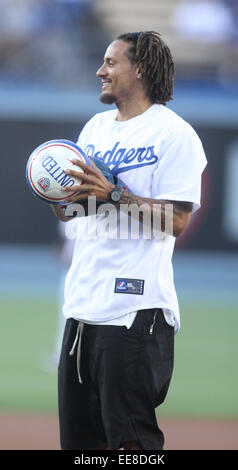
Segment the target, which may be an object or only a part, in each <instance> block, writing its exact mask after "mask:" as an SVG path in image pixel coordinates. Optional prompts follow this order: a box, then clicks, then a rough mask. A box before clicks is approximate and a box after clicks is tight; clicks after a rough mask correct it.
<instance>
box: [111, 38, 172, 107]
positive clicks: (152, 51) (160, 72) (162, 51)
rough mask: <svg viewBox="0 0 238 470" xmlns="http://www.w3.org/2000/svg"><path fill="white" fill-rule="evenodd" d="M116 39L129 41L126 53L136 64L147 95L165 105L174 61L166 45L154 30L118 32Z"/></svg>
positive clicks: (170, 91)
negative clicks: (129, 44)
mask: <svg viewBox="0 0 238 470" xmlns="http://www.w3.org/2000/svg"><path fill="white" fill-rule="evenodd" d="M116 39H117V40H120V41H124V42H128V43H131V46H130V47H129V49H128V51H127V53H128V58H129V60H130V61H131V62H132V63H133V64H138V66H139V71H140V73H141V77H142V80H143V82H144V84H145V88H146V93H147V96H148V97H149V98H150V99H151V101H152V103H159V104H163V105H166V103H167V102H168V101H170V100H172V99H173V98H172V95H173V88H174V62H173V57H172V54H171V52H170V50H169V48H168V46H167V45H166V44H165V43H164V42H163V41H162V39H161V37H160V34H159V33H156V32H155V31H144V32H134V33H125V34H120V36H118V37H117V38H116Z"/></svg>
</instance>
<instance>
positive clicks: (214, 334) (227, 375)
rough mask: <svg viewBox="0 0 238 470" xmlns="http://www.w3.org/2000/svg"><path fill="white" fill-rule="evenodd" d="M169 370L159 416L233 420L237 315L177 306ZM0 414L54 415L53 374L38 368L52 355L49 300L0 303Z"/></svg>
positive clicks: (237, 414)
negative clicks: (179, 322)
mask: <svg viewBox="0 0 238 470" xmlns="http://www.w3.org/2000/svg"><path fill="white" fill-rule="evenodd" d="M180 308H181V319H182V328H181V331H180V332H179V333H178V335H176V339H175V368H174V374H173V378H172V382H171V386H170V390H169V393H168V395H167V398H166V401H165V403H164V404H163V405H162V406H161V407H160V415H161V416H166V417H167V416H168V417H169V416H171V417H201V418H204V417H210V418H227V419H237V418H238V400H237V396H238V393H237V392H238V377H237V357H238V354H237V353H238V345H237V331H238V315H237V312H236V309H235V306H234V305H233V304H232V303H231V304H230V305H229V304H228V303H225V302H224V304H223V303H221V302H219V303H217V304H216V303H215V301H213V302H211V301H210V302H208V303H206V302H205V300H204V301H202V300H201V302H200V303H198V302H196V307H195V308H194V307H192V305H189V304H188V303H183V304H181V302H180ZM0 310H1V313H2V315H1V317H2V325H1V342H0V370H1V378H0V411H10V412H15V411H17V412H18V411H24V412H25V411H28V412H32V411H34V412H39V411H44V412H45V411H46V412H56V411H57V373H56V371H55V372H53V373H47V372H44V370H42V369H41V360H42V357H43V356H44V355H45V354H46V353H49V352H51V351H52V350H53V347H54V339H55V333H56V325H57V304H56V302H55V300H54V299H53V300H52V299H50V298H40V299H35V300H34V299H31V300H23V299H22V298H20V297H19V298H14V299H13V298H12V299H5V300H1V301H0Z"/></svg>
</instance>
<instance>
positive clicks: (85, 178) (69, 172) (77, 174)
mask: <svg viewBox="0 0 238 470" xmlns="http://www.w3.org/2000/svg"><path fill="white" fill-rule="evenodd" d="M65 173H66V175H70V176H74V177H75V178H78V179H80V180H81V181H83V182H85V183H93V177H92V175H91V176H90V175H86V173H82V172H81V171H78V170H71V169H70V168H67V170H65Z"/></svg>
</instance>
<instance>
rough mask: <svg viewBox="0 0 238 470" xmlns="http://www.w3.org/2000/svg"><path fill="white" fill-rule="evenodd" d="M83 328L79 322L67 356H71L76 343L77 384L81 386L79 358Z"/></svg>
mask: <svg viewBox="0 0 238 470" xmlns="http://www.w3.org/2000/svg"><path fill="white" fill-rule="evenodd" d="M83 327H84V323H82V322H80V321H79V324H78V327H77V332H76V336H75V340H74V344H73V346H72V349H71V351H70V352H69V355H70V356H73V355H74V351H75V348H76V345H77V343H78V347H77V372H78V379H79V383H81V384H82V383H83V381H82V377H81V375H80V356H81V342H82V334H83Z"/></svg>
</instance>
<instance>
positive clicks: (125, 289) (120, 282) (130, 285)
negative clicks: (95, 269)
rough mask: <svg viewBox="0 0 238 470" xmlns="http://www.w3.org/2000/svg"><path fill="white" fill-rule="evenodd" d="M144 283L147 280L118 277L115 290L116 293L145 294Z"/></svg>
mask: <svg viewBox="0 0 238 470" xmlns="http://www.w3.org/2000/svg"><path fill="white" fill-rule="evenodd" d="M144 283H145V281H144V280H143V279H124V278H116V281H115V290H114V292H115V293H116V294H137V295H143V293H144Z"/></svg>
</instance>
